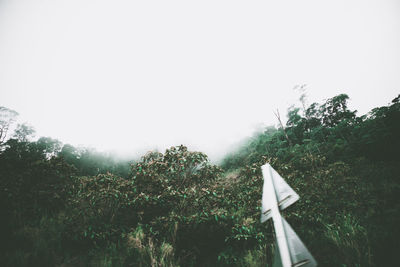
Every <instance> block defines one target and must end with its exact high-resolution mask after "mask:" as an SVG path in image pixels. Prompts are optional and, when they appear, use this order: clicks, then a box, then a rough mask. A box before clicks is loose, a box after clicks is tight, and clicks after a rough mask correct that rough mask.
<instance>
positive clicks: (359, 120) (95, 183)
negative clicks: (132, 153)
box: [0, 94, 400, 266]
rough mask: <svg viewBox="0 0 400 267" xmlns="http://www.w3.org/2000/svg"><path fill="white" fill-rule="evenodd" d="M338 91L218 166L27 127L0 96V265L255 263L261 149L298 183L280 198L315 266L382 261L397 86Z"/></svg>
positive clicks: (393, 226)
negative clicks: (368, 94) (386, 90)
mask: <svg viewBox="0 0 400 267" xmlns="http://www.w3.org/2000/svg"><path fill="white" fill-rule="evenodd" d="M348 99H349V97H348V96H347V95H346V94H340V95H337V96H334V97H332V98H329V99H327V100H326V101H325V102H324V103H321V104H319V103H312V104H311V105H306V104H305V101H304V97H301V98H300V104H299V105H298V106H299V107H292V108H290V109H289V110H288V112H287V123H286V125H283V124H282V125H281V126H280V127H278V128H276V127H267V128H265V129H264V131H263V132H261V133H257V134H255V135H254V136H253V137H251V138H249V139H248V140H246V141H245V142H244V143H243V145H242V146H241V147H240V148H238V149H237V150H236V151H234V152H232V153H230V154H228V155H226V156H225V158H224V159H223V161H222V163H221V164H220V166H217V165H214V164H212V163H211V162H210V161H209V159H208V157H207V155H205V154H204V153H202V152H198V151H189V150H188V148H187V147H186V146H184V145H180V146H175V147H171V148H169V149H166V150H165V151H164V152H163V153H161V152H159V151H150V152H148V153H147V154H145V155H144V156H143V157H142V158H141V159H137V160H130V161H128V160H124V161H121V160H117V159H115V158H114V157H113V156H112V155H109V154H106V153H100V152H97V151H96V150H94V149H89V148H82V147H79V148H77V147H74V146H72V145H69V144H62V142H60V141H59V140H57V139H53V138H51V137H39V138H38V139H34V138H33V136H34V134H35V131H34V128H33V127H31V126H29V125H26V124H17V125H15V123H16V121H17V117H18V113H17V112H16V111H13V110H11V109H8V108H6V107H0V216H1V218H2V220H1V225H0V231H1V236H2V239H1V241H0V246H1V252H0V265H2V266H228V265H229V266H231V265H234V266H265V265H268V266H269V265H270V264H271V262H272V258H273V253H274V250H275V245H274V242H273V240H274V236H273V230H272V227H271V224H269V223H267V224H264V225H262V224H261V223H260V222H259V217H260V205H261V204H260V200H261V194H262V182H263V180H262V176H261V172H260V166H261V165H263V164H264V163H266V162H269V163H270V164H271V165H272V166H273V167H274V168H275V169H276V170H277V171H278V172H279V173H280V174H281V175H282V177H284V179H285V180H286V181H287V182H288V184H290V186H291V187H293V189H295V191H296V192H298V193H299V195H300V200H299V201H298V203H296V204H295V205H293V206H292V207H290V208H289V209H288V210H287V211H285V212H284V216H285V217H286V218H288V220H290V222H291V224H292V226H293V228H294V229H295V230H296V232H297V233H298V234H299V235H300V236H301V238H302V240H303V241H304V243H305V244H306V245H307V247H308V248H309V250H310V251H311V253H312V254H313V255H314V257H315V258H316V260H317V261H318V263H319V264H320V266H393V265H394V263H395V262H397V261H396V255H397V253H398V248H399V247H400V244H399V240H400V235H399V228H398V225H399V224H400V216H399V215H400V214H399V211H400V206H399V201H398V195H399V193H400V185H399V177H400V176H399V174H400V172H399V170H400V166H399V164H398V163H399V162H400V161H399V160H400V155H399V151H400V139H399V136H400V95H399V96H397V97H396V98H394V99H393V101H392V102H391V103H390V104H388V105H387V106H383V107H378V108H375V109H373V110H371V111H370V112H369V113H368V114H366V115H361V116H358V114H357V112H356V111H355V110H350V109H349V107H348V102H347V101H348Z"/></svg>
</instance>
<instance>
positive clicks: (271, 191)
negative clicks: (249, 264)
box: [261, 164, 292, 267]
mask: <svg viewBox="0 0 400 267" xmlns="http://www.w3.org/2000/svg"><path fill="white" fill-rule="evenodd" d="M261 168H262V173H263V176H264V185H265V186H264V190H266V191H265V192H266V193H267V194H266V196H267V197H268V198H269V200H270V203H271V215H272V220H273V221H274V228H275V234H276V240H277V243H278V248H279V253H280V256H281V261H282V266H283V267H291V266H292V261H291V259H290V252H289V247H288V244H287V239H286V233H285V229H284V227H283V222H282V217H281V214H280V213H279V207H278V201H277V197H276V192H275V185H274V181H273V177H272V175H273V174H272V172H271V167H270V166H269V165H267V164H266V165H264V166H262V167H261Z"/></svg>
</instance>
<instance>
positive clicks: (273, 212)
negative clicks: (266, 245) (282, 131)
mask: <svg viewBox="0 0 400 267" xmlns="http://www.w3.org/2000/svg"><path fill="white" fill-rule="evenodd" d="M261 170H262V174H263V177H264V186H263V196H262V211H261V222H262V223H263V222H265V221H267V220H268V219H270V218H272V220H273V224H274V229H275V234H276V241H277V244H278V246H277V248H278V249H276V251H275V257H274V263H273V266H274V267H280V266H283V267H299V266H304V267H315V266H317V262H316V261H315V259H314V258H313V257H312V255H311V254H310V252H309V251H308V249H307V248H306V247H305V245H304V244H303V242H302V241H301V240H300V238H299V237H298V236H297V234H296V233H295V231H294V230H293V229H292V228H291V227H290V225H289V224H288V223H287V222H286V220H285V219H284V218H283V217H282V216H281V214H280V212H279V210H283V209H285V208H287V207H288V206H290V205H291V204H293V203H294V202H296V201H297V200H298V199H299V195H298V194H297V193H296V192H294V190H293V189H292V188H291V187H290V186H289V185H288V184H287V183H286V182H285V181H284V180H283V178H282V177H281V176H280V175H279V174H278V173H277V172H276V171H275V170H274V169H273V168H272V167H271V166H270V165H269V164H265V165H264V166H262V167H261Z"/></svg>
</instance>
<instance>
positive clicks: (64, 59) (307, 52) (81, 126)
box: [0, 0, 400, 159]
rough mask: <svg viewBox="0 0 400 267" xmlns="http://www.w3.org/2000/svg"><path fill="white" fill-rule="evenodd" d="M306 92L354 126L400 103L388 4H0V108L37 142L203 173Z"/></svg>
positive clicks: (398, 12)
mask: <svg viewBox="0 0 400 267" xmlns="http://www.w3.org/2000/svg"><path fill="white" fill-rule="evenodd" d="M298 84H307V90H308V95H309V100H308V101H309V103H311V102H314V101H317V102H321V101H323V100H324V99H326V98H329V97H332V96H335V95H337V94H339V93H347V94H348V95H349V96H350V98H351V99H350V105H351V107H352V108H354V109H357V110H359V113H360V114H364V113H366V112H368V111H369V110H370V109H371V108H374V107H377V106H382V105H386V104H388V102H390V101H391V100H392V99H393V98H394V97H395V96H396V95H397V94H398V93H400V1H398V0H373V1H368V0H358V1H351V0H344V1H340V0H335V1H321V0H315V1H298V0H294V1H268V0H262V1H234V0H227V1H218V0H212V1H208V0H201V1H200V0H199V1H188V0H182V1H175V0H168V1H166V0H163V1H155V0H153V1H152V0H146V1H117V0H113V1H99V0H94V1H86V0H76V1H74V0H65V1H56V0H47V1H42V0H36V1H32V0H26V1H24V0H10V1H7V0H0V106H6V107H8V108H12V109H14V110H16V111H18V112H19V113H20V117H21V120H22V121H26V122H29V123H30V124H31V125H33V126H34V127H35V129H36V131H37V135H38V136H51V137H53V138H58V139H60V140H61V141H63V142H64V143H71V144H73V145H79V144H83V145H91V146H94V147H96V148H98V149H99V150H117V151H121V152H129V151H133V152H134V151H142V150H143V149H149V148H155V147H156V148H158V149H160V150H161V151H162V150H164V149H165V148H166V147H168V146H171V145H179V144H187V145H189V147H190V148H192V149H196V150H201V151H204V152H206V153H207V154H209V156H210V157H211V159H217V158H218V156H219V155H221V154H222V153H224V152H225V151H227V149H228V148H229V146H230V145H231V144H234V143H235V142H238V141H239V140H241V139H242V138H244V137H246V136H248V135H250V134H251V132H252V131H254V129H256V128H257V127H260V125H271V124H276V119H275V118H274V115H273V112H272V111H273V110H275V109H277V108H279V110H280V112H281V114H283V115H284V114H286V109H287V108H288V107H289V106H290V105H291V104H294V103H296V102H297V99H298V97H299V94H298V93H296V92H295V91H294V90H293V87H294V86H295V85H298Z"/></svg>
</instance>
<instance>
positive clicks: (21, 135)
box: [12, 123, 35, 142]
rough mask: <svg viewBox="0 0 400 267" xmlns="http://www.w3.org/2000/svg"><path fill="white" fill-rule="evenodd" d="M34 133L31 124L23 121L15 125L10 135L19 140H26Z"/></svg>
mask: <svg viewBox="0 0 400 267" xmlns="http://www.w3.org/2000/svg"><path fill="white" fill-rule="evenodd" d="M34 135H35V129H34V128H33V127H32V126H30V125H27V124H25V123H23V124H18V125H17V128H16V129H15V131H14V134H13V136H12V137H13V138H14V139H17V140H18V141H19V142H27V141H29V139H30V137H33V136H34Z"/></svg>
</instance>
